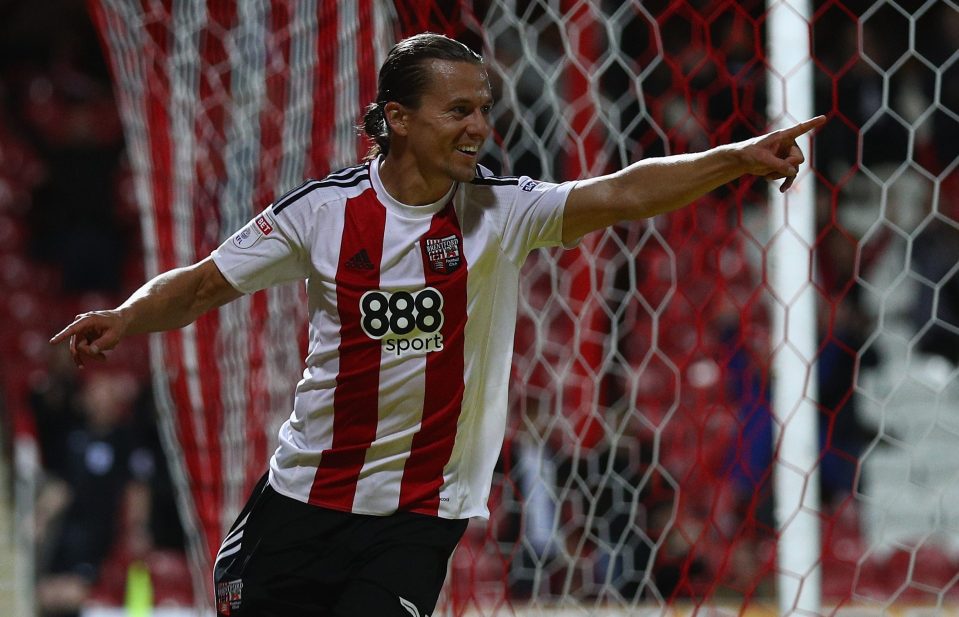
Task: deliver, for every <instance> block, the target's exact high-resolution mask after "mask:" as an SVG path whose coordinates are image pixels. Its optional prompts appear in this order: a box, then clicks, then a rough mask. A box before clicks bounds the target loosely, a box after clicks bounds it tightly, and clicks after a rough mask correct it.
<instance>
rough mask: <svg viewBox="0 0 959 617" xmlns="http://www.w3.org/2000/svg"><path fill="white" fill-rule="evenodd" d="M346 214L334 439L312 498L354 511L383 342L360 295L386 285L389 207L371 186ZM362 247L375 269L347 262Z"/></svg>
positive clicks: (372, 426)
mask: <svg viewBox="0 0 959 617" xmlns="http://www.w3.org/2000/svg"><path fill="white" fill-rule="evenodd" d="M345 216H346V219H345V221H344V224H343V236H342V243H341V245H340V253H339V261H338V266H337V271H336V306H337V312H338V314H339V322H340V345H339V359H340V371H339V374H338V375H337V377H336V387H335V389H334V392H333V444H332V447H331V448H330V449H328V450H325V451H324V452H323V453H322V454H321V456H320V463H319V465H318V466H317V470H316V476H315V477H314V479H313V487H312V489H311V491H310V503H312V504H316V505H322V506H326V507H329V508H334V509H338V510H345V511H350V510H352V508H353V497H354V495H355V494H356V482H357V478H358V477H359V474H360V469H361V468H362V467H363V462H364V461H365V458H366V451H367V449H369V447H370V444H371V443H372V442H373V440H374V439H375V438H376V424H377V419H378V406H379V405H378V396H379V394H378V393H379V379H380V353H381V352H380V341H378V340H376V339H373V338H370V337H369V336H367V335H366V333H364V332H363V329H362V327H361V325H360V324H361V321H362V318H361V315H360V299H361V298H362V296H363V293H364V292H366V291H369V290H371V289H378V288H379V285H380V262H381V261H382V257H383V235H384V232H385V229H386V209H385V208H383V206H382V205H381V204H380V203H379V201H378V200H377V198H376V193H375V192H374V191H373V189H372V188H371V189H369V190H367V191H364V192H363V193H361V194H360V195H359V196H358V197H355V198H353V199H350V200H348V201H347V205H346V213H345ZM361 250H365V251H366V253H367V255H368V256H369V261H370V262H371V263H372V265H373V267H372V268H371V269H360V268H350V267H348V266H347V262H348V261H349V260H350V258H352V257H353V256H354V255H356V253H358V252H359V251H361Z"/></svg>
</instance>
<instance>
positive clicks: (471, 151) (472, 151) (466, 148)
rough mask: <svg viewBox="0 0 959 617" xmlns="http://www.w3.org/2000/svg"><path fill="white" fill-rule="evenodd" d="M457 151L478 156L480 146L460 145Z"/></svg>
mask: <svg viewBox="0 0 959 617" xmlns="http://www.w3.org/2000/svg"><path fill="white" fill-rule="evenodd" d="M456 151H457V152H459V153H460V154H465V155H466V156H476V154H477V153H478V152H479V146H460V147H459V148H457V149H456Z"/></svg>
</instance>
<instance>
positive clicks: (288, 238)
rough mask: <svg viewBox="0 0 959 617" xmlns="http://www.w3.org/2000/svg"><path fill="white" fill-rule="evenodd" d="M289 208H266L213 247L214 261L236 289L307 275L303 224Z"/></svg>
mask: <svg viewBox="0 0 959 617" xmlns="http://www.w3.org/2000/svg"><path fill="white" fill-rule="evenodd" d="M304 209H307V208H304ZM289 210H293V211H295V210H294V209H289ZM289 210H285V211H283V212H282V213H281V214H279V215H277V214H275V213H274V212H273V209H272V207H270V208H267V209H266V210H264V211H263V212H261V213H260V214H258V215H257V216H255V217H254V218H253V220H251V221H250V222H249V223H247V224H246V225H244V226H243V227H242V228H241V229H240V230H239V231H237V232H236V233H234V234H233V235H232V236H230V237H229V238H228V239H227V240H226V241H224V242H223V244H221V245H220V246H219V247H217V248H216V249H215V250H214V251H213V253H212V257H213V261H214V263H216V265H217V267H218V268H219V269H220V272H222V273H223V276H224V277H226V280H227V281H229V283H230V284H231V285H233V286H234V287H235V288H236V289H237V290H239V291H242V292H244V293H252V292H254V291H258V290H260V289H264V288H266V287H269V286H271V285H280V284H282V283H288V282H291V281H296V280H300V279H305V278H306V277H307V276H308V263H309V260H308V258H307V257H306V256H305V251H304V249H303V244H304V243H303V240H302V237H301V233H302V227H303V225H302V222H300V221H297V220H295V217H294V216H291V214H292V212H289V213H288V211H289ZM307 210H308V209H307ZM298 223H300V224H299V225H298Z"/></svg>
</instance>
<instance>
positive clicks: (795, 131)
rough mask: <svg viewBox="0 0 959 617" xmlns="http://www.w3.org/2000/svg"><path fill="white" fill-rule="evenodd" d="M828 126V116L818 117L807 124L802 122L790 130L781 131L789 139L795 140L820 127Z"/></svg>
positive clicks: (807, 121)
mask: <svg viewBox="0 0 959 617" xmlns="http://www.w3.org/2000/svg"><path fill="white" fill-rule="evenodd" d="M824 124H826V116H816V117H815V118H810V119H809V120H806V121H805V122H800V123H799V124H796V125H793V126H791V127H789V128H785V129H783V130H782V131H781V133H782V135H784V136H786V137H789V138H790V139H795V138H797V137H799V136H800V135H804V134H806V133H808V132H809V131H811V130H813V129H815V128H819V127H820V126H822V125H824Z"/></svg>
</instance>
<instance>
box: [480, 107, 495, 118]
mask: <svg viewBox="0 0 959 617" xmlns="http://www.w3.org/2000/svg"><path fill="white" fill-rule="evenodd" d="M480 111H482V112H483V115H484V116H488V115H489V114H490V112H491V111H493V106H492V105H483V106H482V107H480Z"/></svg>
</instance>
